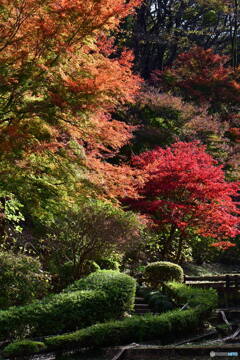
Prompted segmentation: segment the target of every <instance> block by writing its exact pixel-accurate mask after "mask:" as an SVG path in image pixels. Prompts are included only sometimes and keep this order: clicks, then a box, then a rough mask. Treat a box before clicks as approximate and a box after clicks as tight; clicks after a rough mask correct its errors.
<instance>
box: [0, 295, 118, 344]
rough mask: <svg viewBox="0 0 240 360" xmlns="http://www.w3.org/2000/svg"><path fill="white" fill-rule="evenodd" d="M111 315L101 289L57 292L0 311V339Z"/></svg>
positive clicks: (60, 329) (56, 329)
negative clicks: (35, 300)
mask: <svg viewBox="0 0 240 360" xmlns="http://www.w3.org/2000/svg"><path fill="white" fill-rule="evenodd" d="M114 315H115V314H114V312H113V311H112V308H111V306H109V300H108V297H107V296H106V294H105V293H104V292H103V291H99V290H86V291H74V292H69V293H60V294H57V295H53V296H51V297H49V298H45V299H44V300H42V301H38V302H34V303H32V304H29V305H26V306H22V307H12V308H9V309H8V310H5V311H0V338H1V339H6V338H8V337H17V336H18V337H24V336H26V335H34V336H35V335H37V336H39V335H51V334H56V333H62V332H64V331H69V330H76V329H79V328H83V327H86V326H89V325H91V324H94V323H96V322H98V321H99V322H101V321H106V320H110V319H112V318H114Z"/></svg>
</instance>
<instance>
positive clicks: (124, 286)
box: [65, 270, 136, 318]
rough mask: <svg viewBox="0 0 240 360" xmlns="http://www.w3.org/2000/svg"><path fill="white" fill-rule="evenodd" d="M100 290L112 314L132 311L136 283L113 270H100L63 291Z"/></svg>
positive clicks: (116, 314) (129, 277)
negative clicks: (106, 298)
mask: <svg viewBox="0 0 240 360" xmlns="http://www.w3.org/2000/svg"><path fill="white" fill-rule="evenodd" d="M76 290H102V291H104V292H105V293H106V294H107V297H108V299H109V304H111V309H112V312H113V314H115V317H114V318H116V317H117V316H121V315H122V314H123V312H124V311H131V310H133V306H134V300H135V292H136V281H135V279H133V278H132V277H131V276H129V275H126V274H122V273H120V272H118V271H113V270H100V271H97V272H95V273H92V274H90V275H89V276H87V277H85V278H83V279H80V280H77V281H75V282H74V283H73V284H72V285H70V286H69V287H68V288H67V289H66V290H65V291H67V292H69V291H76Z"/></svg>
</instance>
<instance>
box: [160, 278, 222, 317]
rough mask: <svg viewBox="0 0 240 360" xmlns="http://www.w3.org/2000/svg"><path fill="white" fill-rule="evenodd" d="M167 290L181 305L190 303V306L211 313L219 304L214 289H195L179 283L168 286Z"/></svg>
mask: <svg viewBox="0 0 240 360" xmlns="http://www.w3.org/2000/svg"><path fill="white" fill-rule="evenodd" d="M165 289H166V291H167V292H168V294H169V295H170V296H172V297H174V298H175V300H176V302H177V303H178V304H179V305H182V304H184V303H188V305H189V306H192V307H202V308H204V309H208V310H209V311H211V310H213V309H214V308H216V307H217V304H218V296H217V293H216V290H214V289H201V288H194V287H191V286H187V285H184V284H179V283H170V284H167V286H166V287H165Z"/></svg>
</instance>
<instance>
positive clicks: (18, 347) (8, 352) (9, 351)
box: [4, 340, 46, 357]
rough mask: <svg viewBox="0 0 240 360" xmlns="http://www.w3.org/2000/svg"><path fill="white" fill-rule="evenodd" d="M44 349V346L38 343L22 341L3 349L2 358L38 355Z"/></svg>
mask: <svg viewBox="0 0 240 360" xmlns="http://www.w3.org/2000/svg"><path fill="white" fill-rule="evenodd" d="M45 349H46V345H45V344H44V343H43V342H40V341H32V340H22V341H18V342H16V343H12V344H9V345H7V346H6V347H5V349H4V356H7V357H15V356H16V354H17V356H26V355H31V354H33V353H39V352H41V351H43V350H45Z"/></svg>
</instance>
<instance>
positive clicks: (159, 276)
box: [144, 261, 184, 288]
mask: <svg viewBox="0 0 240 360" xmlns="http://www.w3.org/2000/svg"><path fill="white" fill-rule="evenodd" d="M183 277H184V273H183V269H182V268H181V266H179V265H177V264H174V263H171V262H167V261H158V262H154V263H151V264H148V265H147V266H146V267H145V270H144V278H145V281H146V282H147V283H149V284H150V285H151V286H152V287H153V288H157V287H158V286H159V285H162V284H163V283H165V282H169V281H178V282H183Z"/></svg>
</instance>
